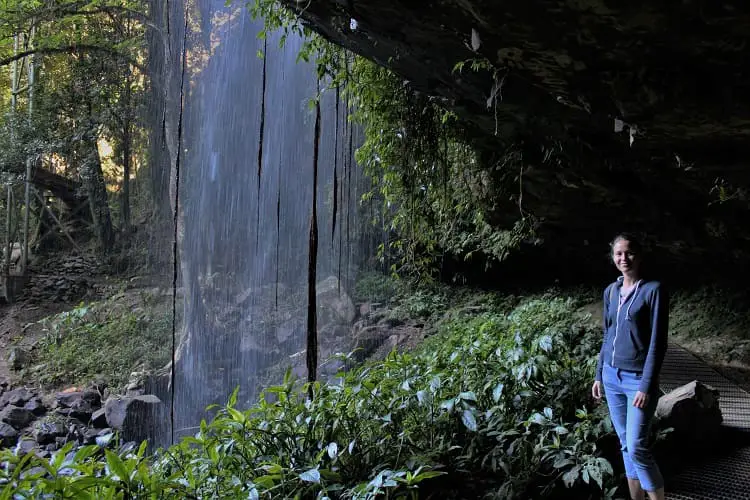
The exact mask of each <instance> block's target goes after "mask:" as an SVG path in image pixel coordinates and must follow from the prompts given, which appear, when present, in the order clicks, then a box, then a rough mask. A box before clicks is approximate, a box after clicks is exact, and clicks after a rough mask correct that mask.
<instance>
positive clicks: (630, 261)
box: [612, 239, 641, 274]
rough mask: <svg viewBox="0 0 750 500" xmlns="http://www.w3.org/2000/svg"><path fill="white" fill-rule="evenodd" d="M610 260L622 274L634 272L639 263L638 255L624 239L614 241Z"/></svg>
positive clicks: (636, 270)
mask: <svg viewBox="0 0 750 500" xmlns="http://www.w3.org/2000/svg"><path fill="white" fill-rule="evenodd" d="M612 261H613V262H614V263H615V267H617V270H618V271H620V272H621V273H622V274H635V273H637V272H638V268H639V266H640V263H641V259H640V255H638V254H636V253H634V252H633V251H632V250H631V249H630V242H629V241H628V240H625V239H619V240H617V241H615V244H614V245H613V246H612Z"/></svg>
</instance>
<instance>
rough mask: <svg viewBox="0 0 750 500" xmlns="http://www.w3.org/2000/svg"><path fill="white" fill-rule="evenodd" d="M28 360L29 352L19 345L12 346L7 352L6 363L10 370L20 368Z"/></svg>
mask: <svg viewBox="0 0 750 500" xmlns="http://www.w3.org/2000/svg"><path fill="white" fill-rule="evenodd" d="M28 362H29V353H28V352H26V351H25V350H24V349H22V348H20V347H13V348H11V350H10V353H9V354H8V365H9V366H10V368H11V370H14V371H18V370H21V369H22V368H23V367H24V366H26V364H27V363H28Z"/></svg>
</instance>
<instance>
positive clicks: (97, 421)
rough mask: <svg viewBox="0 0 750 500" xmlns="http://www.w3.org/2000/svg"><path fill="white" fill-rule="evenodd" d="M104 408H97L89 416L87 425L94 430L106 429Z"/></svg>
mask: <svg viewBox="0 0 750 500" xmlns="http://www.w3.org/2000/svg"><path fill="white" fill-rule="evenodd" d="M106 411H107V410H106V408H99V409H98V410H96V411H95V412H94V413H93V414H92V415H91V421H90V422H89V425H91V426H92V427H94V428H95V429H104V428H105V427H107V415H106Z"/></svg>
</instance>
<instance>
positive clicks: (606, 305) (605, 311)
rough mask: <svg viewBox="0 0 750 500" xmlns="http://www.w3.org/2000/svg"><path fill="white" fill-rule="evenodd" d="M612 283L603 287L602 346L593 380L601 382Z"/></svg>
mask: <svg viewBox="0 0 750 500" xmlns="http://www.w3.org/2000/svg"><path fill="white" fill-rule="evenodd" d="M611 286H612V285H609V286H608V287H607V288H605V289H604V300H603V303H604V307H603V308H602V310H603V316H602V331H603V334H604V335H603V336H602V337H603V338H602V347H601V349H599V360H598V361H597V363H596V378H595V380H598V381H599V382H601V380H602V368H603V365H604V345H605V344H606V343H607V318H609V295H610V294H609V289H610V287H611Z"/></svg>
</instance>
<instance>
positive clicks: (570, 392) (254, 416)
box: [0, 299, 614, 499]
mask: <svg viewBox="0 0 750 500" xmlns="http://www.w3.org/2000/svg"><path fill="white" fill-rule="evenodd" d="M597 337H598V333H596V332H593V331H591V330H590V329H589V328H587V327H586V326H585V318H581V317H579V316H577V315H576V313H575V308H574V306H573V303H572V302H570V301H564V300H561V299H553V300H533V301H530V302H526V303H524V304H522V305H521V306H519V307H517V308H516V309H514V310H513V312H512V313H511V314H509V315H507V316H505V315H502V314H500V313H497V312H487V313H484V314H481V315H479V316H477V317H474V318H472V319H467V318H466V317H465V318H461V319H456V320H454V321H446V322H445V323H444V324H443V326H442V327H441V331H440V333H439V334H436V335H435V336H433V337H432V338H431V339H429V340H428V341H427V342H426V343H425V344H423V345H422V346H421V347H420V348H419V349H418V350H417V351H415V352H412V353H404V354H397V353H395V352H394V353H391V354H390V355H389V356H388V357H387V358H386V359H385V360H384V361H382V362H380V363H377V364H369V365H365V366H362V367H360V368H357V369H355V370H353V371H351V372H348V373H341V374H339V378H338V381H337V382H336V383H329V384H322V383H319V382H318V383H314V384H305V385H300V384H298V383H297V382H296V381H295V380H293V379H292V378H291V376H289V374H287V376H286V377H285V380H284V382H283V383H282V384H281V385H278V386H273V387H269V388H267V389H265V390H264V391H263V393H262V394H261V396H260V398H259V402H258V404H257V405H256V406H255V407H253V408H251V409H249V410H246V411H240V410H238V409H236V408H235V403H236V394H237V392H236V391H235V394H234V395H233V396H232V397H231V398H230V400H229V402H228V404H227V405H226V406H225V407H223V408H220V409H219V411H218V413H217V416H216V417H215V418H214V420H213V421H211V422H210V423H208V422H205V421H204V422H202V423H201V426H200V431H199V432H198V433H197V434H196V435H195V436H194V437H189V438H185V439H183V440H182V441H181V442H180V443H178V444H176V445H175V446H172V447H171V448H170V449H168V450H166V451H164V452H162V453H158V454H157V456H156V457H154V458H153V459H152V460H151V461H150V462H149V464H148V465H146V461H145V459H141V458H133V457H132V456H131V457H130V458H128V457H125V458H121V459H119V462H118V461H117V460H116V459H115V458H113V457H115V455H113V454H112V453H109V454H107V455H106V456H105V457H104V461H105V462H107V465H106V467H102V466H101V464H99V465H94V464H93V462H92V460H94V459H93V458H91V457H92V455H87V456H86V459H85V460H83V462H84V463H83V464H78V463H77V461H76V460H73V462H72V464H71V465H69V468H70V469H71V470H73V471H75V472H74V473H72V474H71V475H69V476H65V477H61V476H60V474H59V473H57V472H55V474H57V476H55V477H56V478H57V479H56V481H57V482H56V483H54V484H53V483H51V482H50V481H49V480H48V479H44V480H42V478H41V476H39V475H37V476H34V475H31V476H29V477H30V479H29V478H28V477H24V479H21V475H19V474H18V473H17V471H18V470H19V469H23V468H24V467H26V469H28V467H30V466H31V465H32V464H34V463H35V462H34V461H33V460H32V461H29V462H27V463H26V464H20V463H18V465H17V466H16V469H15V472H13V477H8V476H6V477H5V479H3V478H2V477H0V481H5V482H7V485H8V486H6V489H10V490H11V491H21V490H23V491H33V492H41V491H44V492H48V491H52V490H50V489H49V488H51V487H53V486H54V487H55V488H60V489H59V491H58V490H54V492H55V493H60V492H63V491H68V490H65V488H72V487H73V486H72V484H73V483H75V484H77V486H76V487H77V488H78V489H79V490H81V491H84V492H85V493H87V494H90V495H92V496H93V497H95V498H105V497H107V496H106V494H109V493H108V492H110V491H114V490H111V488H113V487H114V488H115V489H116V491H118V492H120V496H119V498H122V497H127V498H146V497H149V498H164V497H168V496H170V495H179V496H181V497H184V498H207V497H211V498H261V497H263V498H271V497H272V498H321V499H322V498H357V499H369V498H376V497H385V498H418V497H429V496H430V495H431V494H433V493H435V494H438V493H439V495H440V497H441V498H449V497H462V498H466V497H471V498H478V497H487V498H552V497H555V496H562V497H566V494H567V495H570V491H569V490H566V487H574V488H577V490H576V493H575V497H576V498H586V497H587V496H588V497H597V498H601V497H605V498H609V497H612V495H613V494H614V489H611V488H609V486H610V484H609V483H610V482H611V480H612V468H611V466H610V464H609V462H607V460H606V459H604V458H603V457H601V456H600V454H599V452H598V450H597V446H596V443H597V441H598V440H599V438H600V437H602V436H603V435H604V434H607V433H609V432H611V429H610V428H609V425H608V421H607V420H606V419H605V418H603V414H602V412H600V411H598V410H595V411H592V410H591V409H590V408H588V406H587V395H588V392H589V385H590V382H591V380H592V378H593V370H594V363H595V354H596V351H597V349H596V345H595V344H596V342H595V339H596V338H597ZM308 394H312V396H313V397H312V398H309V397H308ZM87 453H88V452H87ZM0 459H2V457H0ZM35 460H36V459H35ZM99 460H100V461H101V460H102V459H101V458H99ZM78 462H80V460H78ZM97 467H98V468H97ZM45 470H46V471H47V473H49V474H53V472H54V471H55V470H56V469H55V468H54V467H52V468H50V467H47V466H46V465H45ZM146 470H148V471H150V473H149V474H147V473H146V472H145V471H146ZM50 471H53V472H50ZM8 475H10V473H8ZM53 475H54V474H53ZM92 476H93V477H92ZM84 477H87V478H88V479H87V480H86V481H87V482H84V481H83V479H82V478H84ZM37 484H38V485H41V486H39V488H43V489H35V488H37V486H35V485H37ZM55 485H56V486H55ZM108 488H109V489H108ZM70 491H72V490H70Z"/></svg>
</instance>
